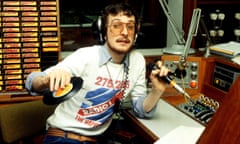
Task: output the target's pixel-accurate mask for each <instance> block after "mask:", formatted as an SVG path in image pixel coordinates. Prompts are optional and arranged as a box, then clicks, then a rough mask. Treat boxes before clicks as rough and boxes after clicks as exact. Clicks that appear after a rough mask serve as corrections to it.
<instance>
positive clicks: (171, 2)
mask: <svg viewBox="0 0 240 144" xmlns="http://www.w3.org/2000/svg"><path fill="white" fill-rule="evenodd" d="M183 1H184V0H168V6H169V8H170V10H171V12H172V15H173V17H174V19H175V21H176V23H177V25H178V27H179V28H180V29H183ZM176 43H177V39H176V36H175V35H174V33H173V30H172V28H171V26H170V24H169V23H168V25H167V43H166V45H167V47H171V46H172V45H173V44H176Z"/></svg>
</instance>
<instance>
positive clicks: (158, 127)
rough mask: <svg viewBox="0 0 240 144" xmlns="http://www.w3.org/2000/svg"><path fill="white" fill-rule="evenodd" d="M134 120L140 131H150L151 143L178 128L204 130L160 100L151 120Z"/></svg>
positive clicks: (200, 125) (198, 124) (201, 126)
mask: <svg viewBox="0 0 240 144" xmlns="http://www.w3.org/2000/svg"><path fill="white" fill-rule="evenodd" d="M135 119H136V120H135V122H136V123H137V124H138V125H139V127H141V128H142V130H144V131H150V133H151V134H150V135H151V137H153V140H152V141H156V137H158V138H160V139H161V138H163V137H164V136H166V135H168V134H169V133H170V132H171V133H172V132H173V130H175V129H176V128H178V127H180V126H184V127H190V128H201V129H202V130H203V129H204V126H203V125H202V124H200V123H198V122H197V121H195V120H193V119H192V118H190V117H189V116H187V115H185V114H184V113H182V112H180V111H179V110H178V109H176V108H175V107H174V106H172V105H170V104H169V103H167V102H166V101H165V100H162V99H161V100H160V101H159V104H158V107H157V111H156V113H155V115H154V117H153V118H151V119H139V118H136V117H135ZM145 128H146V129H145ZM145 134H146V133H145ZM179 135H181V133H179ZM144 136H146V135H144ZM199 137H200V134H199ZM152 141H151V142H152Z"/></svg>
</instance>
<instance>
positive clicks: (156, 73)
mask: <svg viewBox="0 0 240 144" xmlns="http://www.w3.org/2000/svg"><path fill="white" fill-rule="evenodd" d="M156 65H157V66H158V67H159V69H155V70H152V72H151V74H150V80H151V82H152V88H153V89H155V90H159V91H164V90H165V89H166V86H167V83H166V82H164V81H161V80H159V78H158V77H163V76H166V75H167V74H168V72H169V69H168V68H166V67H165V66H164V65H163V63H162V61H157V62H156Z"/></svg>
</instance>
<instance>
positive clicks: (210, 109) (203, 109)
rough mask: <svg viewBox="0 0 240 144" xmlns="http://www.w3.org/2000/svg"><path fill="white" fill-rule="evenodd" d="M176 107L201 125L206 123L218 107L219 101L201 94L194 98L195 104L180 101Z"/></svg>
mask: <svg viewBox="0 0 240 144" xmlns="http://www.w3.org/2000/svg"><path fill="white" fill-rule="evenodd" d="M177 108H179V109H180V110H181V111H183V112H184V113H186V114H187V115H189V116H190V117H192V118H193V119H195V120H197V121H199V122H200V123H202V124H203V125H206V124H207V123H208V122H209V121H210V120H211V118H212V116H213V115H214V114H215V112H216V111H217V109H218V108H219V102H217V101H215V100H213V99H211V98H209V97H207V96H204V95H202V96H200V97H199V98H198V99H197V100H196V102H195V104H192V103H188V102H187V103H182V104H180V105H178V106H177Z"/></svg>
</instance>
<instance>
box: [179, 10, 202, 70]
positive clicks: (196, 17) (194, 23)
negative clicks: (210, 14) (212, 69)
mask: <svg viewBox="0 0 240 144" xmlns="http://www.w3.org/2000/svg"><path fill="white" fill-rule="evenodd" d="M200 18H201V9H199V8H196V9H194V10H193V15H192V20H191V24H190V28H189V31H188V38H187V41H186V44H185V46H184V52H183V55H182V56H181V58H180V62H179V63H180V67H182V68H183V69H184V68H185V67H186V59H187V56H188V51H189V49H190V46H191V43H192V38H193V36H196V35H197V31H198V25H199V21H200Z"/></svg>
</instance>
